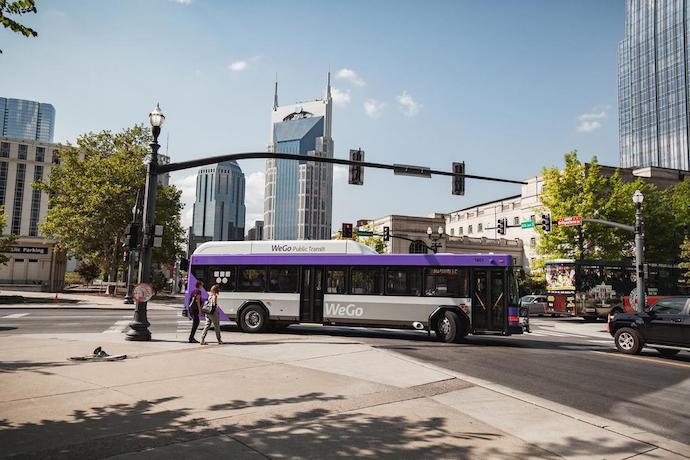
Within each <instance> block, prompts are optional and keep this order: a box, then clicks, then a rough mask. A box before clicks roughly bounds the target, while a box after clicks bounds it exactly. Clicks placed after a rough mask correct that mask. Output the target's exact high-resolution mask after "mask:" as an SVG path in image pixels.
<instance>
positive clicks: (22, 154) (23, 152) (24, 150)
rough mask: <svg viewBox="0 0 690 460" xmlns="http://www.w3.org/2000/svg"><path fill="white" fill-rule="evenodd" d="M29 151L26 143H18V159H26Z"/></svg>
mask: <svg viewBox="0 0 690 460" xmlns="http://www.w3.org/2000/svg"><path fill="white" fill-rule="evenodd" d="M28 153H29V146H28V145H26V144H19V159H20V160H26V157H27V156H28Z"/></svg>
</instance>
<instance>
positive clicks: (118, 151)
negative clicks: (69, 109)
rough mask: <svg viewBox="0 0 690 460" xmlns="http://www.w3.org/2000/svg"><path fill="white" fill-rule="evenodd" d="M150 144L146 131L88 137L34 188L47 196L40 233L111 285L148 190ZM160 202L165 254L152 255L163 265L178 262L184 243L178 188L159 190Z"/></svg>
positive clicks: (62, 153)
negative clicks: (129, 227) (98, 271)
mask: <svg viewBox="0 0 690 460" xmlns="http://www.w3.org/2000/svg"><path fill="white" fill-rule="evenodd" d="M150 141H151V135H150V132H149V130H147V129H145V128H144V127H143V125H136V126H134V127H132V128H128V129H125V130H123V131H121V132H119V133H115V134H113V133H112V132H110V131H101V132H98V133H88V134H84V135H82V136H80V137H79V138H78V139H77V145H76V146H72V145H69V144H68V145H67V146H66V147H64V148H62V149H60V151H59V153H58V154H59V158H60V160H61V166H60V167H54V168H53V169H52V170H51V172H50V175H49V177H48V180H47V181H42V182H38V183H36V184H34V187H35V188H37V189H39V190H43V191H45V192H47V193H48V194H49V203H50V209H49V211H48V213H47V215H46V221H45V222H44V223H43V224H42V225H41V230H42V232H43V233H44V234H46V235H48V236H50V237H52V238H54V239H55V240H56V242H57V245H58V246H59V247H60V248H62V249H65V250H67V251H68V252H70V253H72V254H76V255H80V256H82V257H84V258H85V259H88V260H90V261H93V262H95V263H96V264H98V266H99V267H100V268H101V269H102V271H103V272H104V273H106V274H107V275H108V279H109V280H110V281H116V279H117V272H118V269H119V267H120V266H121V264H122V261H121V259H122V257H121V255H122V242H123V240H124V233H125V228H126V226H127V224H128V223H129V222H130V221H131V220H132V208H133V207H134V205H135V201H136V194H137V190H143V188H144V184H145V173H146V167H145V166H144V163H143V160H144V157H145V156H146V154H147V153H148V151H149V150H148V144H149V142H150ZM156 201H157V204H158V207H159V208H160V210H159V212H157V213H156V219H157V222H158V223H159V224H161V225H163V227H164V230H163V248H161V250H160V251H155V252H154V263H161V262H167V261H168V260H170V258H171V257H172V259H174V255H171V252H174V251H173V250H172V249H171V248H175V247H179V246H180V245H181V244H182V243H183V241H184V237H183V233H182V231H181V227H180V224H179V217H180V211H181V208H182V205H181V203H180V193H179V191H177V189H176V188H175V187H174V186H170V187H159V193H158V194H157V197H156ZM166 248H167V249H166ZM178 252H179V250H178Z"/></svg>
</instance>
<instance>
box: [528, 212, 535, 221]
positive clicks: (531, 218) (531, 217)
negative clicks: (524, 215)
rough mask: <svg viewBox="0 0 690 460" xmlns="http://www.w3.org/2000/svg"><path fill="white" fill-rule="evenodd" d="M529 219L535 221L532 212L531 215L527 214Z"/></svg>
mask: <svg viewBox="0 0 690 460" xmlns="http://www.w3.org/2000/svg"><path fill="white" fill-rule="evenodd" d="M529 220H531V221H532V222H536V221H535V220H534V214H532V215H531V216H529Z"/></svg>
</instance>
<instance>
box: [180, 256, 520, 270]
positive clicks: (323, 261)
mask: <svg viewBox="0 0 690 460" xmlns="http://www.w3.org/2000/svg"><path fill="white" fill-rule="evenodd" d="M191 264H192V265H195V264H201V265H352V266H359V265H392V266H399V265H415V266H466V267H492V266H493V267H510V266H512V265H513V258H512V256H510V255H507V254H491V255H484V254H438V255H435V254H381V255H376V254H363V255H360V254H354V255H353V254H324V255H304V254H289V255H288V254H285V255H273V254H253V255H249V254H225V255H201V254H200V255H193V256H192V260H191Z"/></svg>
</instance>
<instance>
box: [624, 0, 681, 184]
mask: <svg viewBox="0 0 690 460" xmlns="http://www.w3.org/2000/svg"><path fill="white" fill-rule="evenodd" d="M689 39H690V2H688V0H627V2H626V20H625V36H624V38H623V40H621V42H620V43H619V46H618V112H619V124H620V125H619V136H620V140H619V148H620V161H621V166H622V167H625V168H631V167H644V166H657V167H662V168H671V169H683V170H689V169H690V139H689V138H690V112H689V110H690V94H688V90H687V89H688V81H689V78H690V60H689V59H688V40H689Z"/></svg>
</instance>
